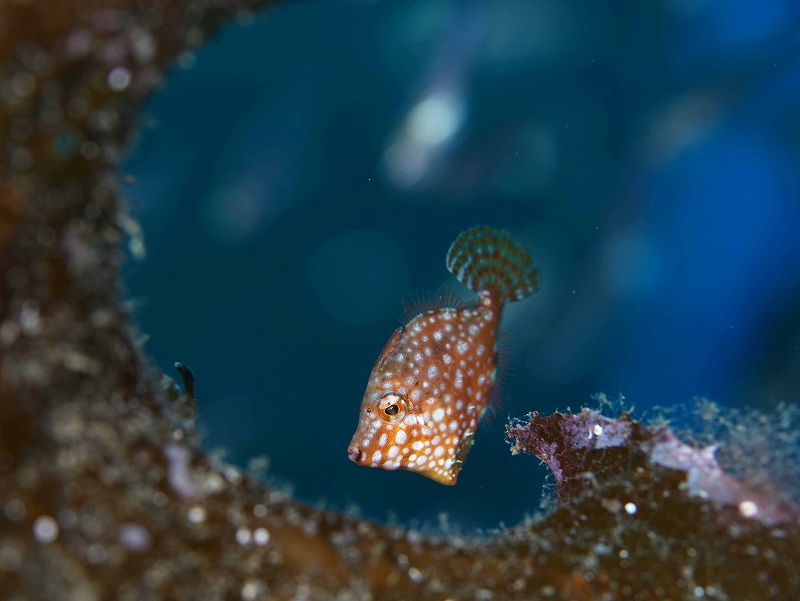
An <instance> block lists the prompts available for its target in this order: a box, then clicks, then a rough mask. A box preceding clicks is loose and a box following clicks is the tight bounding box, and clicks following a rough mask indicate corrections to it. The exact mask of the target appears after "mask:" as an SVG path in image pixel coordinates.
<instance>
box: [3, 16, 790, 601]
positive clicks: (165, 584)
mask: <svg viewBox="0 0 800 601" xmlns="http://www.w3.org/2000/svg"><path fill="white" fill-rule="evenodd" d="M266 4H270V2H263V1H262V2H259V1H256V0H252V1H241V0H175V1H167V0H161V1H158V0H141V1H138V2H137V1H132V0H102V1H101V0H82V1H78V0H73V1H71V2H66V1H64V0H51V1H42V2H33V1H30V0H7V1H6V2H4V3H2V4H0V156H1V157H2V159H1V160H2V162H1V163H0V320H1V322H0V591H2V596H3V598H4V599H17V600H21V599H76V600H77V599H81V600H84V599H85V600H93V599H110V598H120V599H223V598H224V599H227V598H230V599H245V600H248V599H260V598H264V599H329V598H340V599H368V598H374V599H441V600H443V599H479V600H491V599H534V598H542V599H544V598H561V599H602V598H608V599H655V598H665V599H666V598H669V599H678V598H699V597H701V596H705V597H710V598H719V599H763V598H773V599H795V598H798V591H799V590H800V585H799V584H798V578H799V576H798V569H797V565H798V564H800V542H799V540H800V538H799V537H798V526H797V522H796V518H794V517H791V514H788V513H781V514H776V516H773V517H777V518H780V519H778V520H777V521H776V520H771V521H764V520H762V519H759V517H761V516H760V515H759V516H755V517H753V518H748V517H744V516H742V515H741V511H740V509H739V506H738V505H736V504H734V505H731V504H730V503H728V504H725V503H720V502H716V501H713V502H710V501H708V500H706V499H704V498H703V497H702V496H696V495H695V496H693V495H692V494H691V490H692V489H691V487H689V486H687V483H688V481H689V476H690V473H691V472H690V470H691V462H690V464H689V465H678V463H679V462H678V461H677V460H676V459H675V456H674V454H673V455H670V454H669V453H667V459H664V458H663V457H661V461H660V462H656V461H654V459H653V448H652V444H651V446H647V445H648V444H650V443H647V440H651V442H652V432H650V431H649V430H647V429H644V428H642V427H639V426H638V425H636V424H635V423H633V422H630V421H628V422H620V423H619V425H620V427H630V428H633V429H634V430H635V432H636V433H637V434H636V436H624V437H622V441H621V442H620V444H619V445H614V446H609V447H608V448H602V449H599V448H596V447H593V446H591V445H589V446H588V447H587V444H586V443H585V442H579V441H581V440H582V439H581V436H582V435H585V434H586V432H585V427H586V426H587V424H588V422H586V420H587V419H589V421H591V419H594V418H592V417H591V416H588V417H587V415H585V414H579V415H578V416H560V417H558V418H553V419H554V420H555V421H554V422H548V425H547V427H541V426H542V424H541V423H539V422H536V421H535V418H534V419H532V420H531V422H530V423H529V424H527V425H525V426H522V425H519V424H517V425H516V426H514V427H513V429H512V430H511V431H510V433H511V434H512V435H513V436H515V437H516V446H515V448H516V449H517V450H523V448H525V449H528V450H532V451H534V452H536V453H537V454H539V455H540V456H541V457H542V458H543V459H544V460H546V461H547V460H548V458H550V459H552V458H553V457H558V460H559V465H558V467H557V468H556V469H557V472H558V470H559V469H560V470H561V475H560V478H561V482H560V484H561V485H562V495H561V497H562V501H561V503H560V505H559V506H558V507H556V508H555V509H554V510H553V511H552V513H551V514H550V515H549V516H548V517H547V518H546V519H544V520H543V521H540V522H536V523H530V524H525V525H521V526H519V527H517V528H514V529H511V530H508V531H506V532H503V533H501V534H499V535H495V536H492V537H483V538H478V537H474V538H464V537H458V536H449V537H446V538H441V539H431V538H427V537H424V536H422V535H421V534H420V533H418V532H415V531H409V530H401V529H395V528H388V527H384V526H379V525H375V524H371V523H367V522H364V521H360V520H358V519H355V518H352V517H348V516H343V515H339V514H334V513H328V512H323V511H319V510H315V509H311V508H309V507H306V506H304V505H302V504H300V503H297V502H294V501H292V500H291V499H290V498H287V496H286V495H285V494H284V493H283V492H281V491H276V490H269V489H265V488H264V487H263V486H262V485H260V484H259V483H258V482H255V481H254V480H252V479H251V478H249V477H247V476H246V475H243V474H242V473H241V472H239V471H238V470H236V469H234V468H231V467H229V466H224V465H218V464H216V463H215V462H214V461H213V459H212V458H210V457H209V456H207V455H206V454H204V453H203V451H202V450H201V449H199V447H198V445H197V441H196V438H195V433H194V424H193V422H192V420H191V417H190V414H191V410H190V407H191V403H186V402H183V403H181V402H179V401H176V400H175V399H174V395H170V394H168V393H167V391H165V390H164V389H162V387H161V386H160V384H159V382H158V379H157V378H156V377H155V376H154V374H152V373H151V372H150V371H149V370H148V368H147V366H146V362H145V361H144V359H143V357H142V356H141V354H140V351H139V349H138V348H137V346H136V344H135V342H134V340H135V335H136V333H135V332H133V331H132V328H131V326H130V325H129V322H128V319H127V316H126V314H125V312H124V310H123V306H122V304H121V299H120V295H119V288H118V279H117V278H118V271H119V263H120V259H121V250H120V249H121V245H122V243H123V241H124V239H125V230H126V218H125V216H124V208H123V207H122V206H121V202H120V198H119V195H118V191H117V175H116V171H115V169H116V164H117V161H118V159H119V156H120V148H121V145H122V144H123V143H124V142H125V141H126V140H127V138H128V137H129V136H130V134H131V130H132V127H133V125H134V117H135V114H136V110H137V108H138V107H139V106H140V104H141V102H142V100H143V99H144V98H145V97H146V96H147V94H149V93H150V92H151V91H152V89H153V88H154V86H155V85H156V84H157V83H158V81H159V78H160V77H161V76H162V74H163V72H164V70H165V69H166V68H167V67H168V65H169V64H170V63H171V62H172V61H173V60H174V59H175V58H176V57H177V56H178V55H179V54H180V53H181V52H183V51H185V50H186V49H187V48H191V47H192V46H195V45H197V44H200V43H202V41H203V40H204V39H205V38H206V37H207V35H209V34H210V32H212V31H213V30H214V29H215V28H216V27H217V26H218V24H219V23H220V22H221V21H222V19H223V18H225V17H227V16H230V15H232V14H235V13H236V12H237V11H238V10H244V9H250V8H253V7H255V6H256V5H266ZM115 68H116V69H118V70H117V71H116V73H117V75H120V76H121V79H119V78H117V79H116V80H114V79H113V78H112V80H113V81H115V82H116V83H115V84H114V86H116V87H117V88H118V89H113V88H114V86H112V85H110V80H109V75H110V73H111V72H112V70H113V69H115ZM119 69H121V70H119ZM126 74H127V75H128V76H129V78H130V81H128V82H127V83H126V84H125V85H122V84H120V82H123V83H125V82H126V77H125V75H126ZM187 407H188V408H189V410H187ZM626 419H627V418H626ZM565 420H566V421H565ZM581 420H583V421H581ZM585 422H586V423H585ZM624 424H628V426H624ZM555 425H558V427H555ZM562 426H566V427H562ZM592 427H593V425H592ZM612 429H613V428H612ZM610 432H611V430H609V433H610ZM523 438H524V440H523ZM643 444H644V446H642V445H643ZM541 449H547V453H546V454H545V455H542V452H541ZM587 449H588V451H587ZM643 449H644V450H643ZM662 450H664V449H662ZM667 450H669V449H667ZM586 452H590V453H593V455H591V457H589V458H587V456H586V455H585V453H586ZM670 457H671V458H670ZM570 458H572V459H574V460H571V459H570ZM588 459H591V461H588ZM549 463H551V464H553V462H552V461H549ZM665 463H666V464H668V465H669V466H671V467H669V466H667V465H664V464H665ZM567 464H569V465H571V466H572V469H571V471H570V470H565V469H563V468H564V466H567ZM712 468H713V466H712ZM712 471H713V470H712ZM726 482H727V481H726ZM564 486H566V487H567V488H563V487H564ZM567 490H569V491H571V492H570V493H569V494H567V493H565V492H564V491H567ZM739 492H740V493H741V494H745V495H746V494H747V491H746V490H744V491H743V492H742V491H739ZM497 494H515V493H514V483H513V482H509V483H508V487H507V489H506V490H502V491H498V493H497ZM737 494H738V493H737ZM735 498H736V499H739V497H735ZM537 503H538V500H537V499H531V507H532V508H533V507H535V506H536V504H537ZM628 503H633V504H634V505H635V506H636V508H637V510H636V513H633V514H631V513H629V511H628V510H626V508H625V507H626V504H628ZM628 507H630V506H628Z"/></svg>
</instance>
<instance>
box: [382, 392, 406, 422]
mask: <svg viewBox="0 0 800 601" xmlns="http://www.w3.org/2000/svg"><path fill="white" fill-rule="evenodd" d="M406 411H407V409H406V398H405V397H404V396H403V395H402V394H400V393H398V392H387V393H384V395H383V396H382V397H381V398H380V399H378V415H380V416H381V419H383V421H385V422H387V423H390V424H394V423H397V422H399V421H400V420H401V419H403V418H404V417H405V416H406Z"/></svg>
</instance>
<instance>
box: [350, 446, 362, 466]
mask: <svg viewBox="0 0 800 601" xmlns="http://www.w3.org/2000/svg"><path fill="white" fill-rule="evenodd" d="M362 456H363V453H362V452H361V449H359V448H358V447H354V446H350V447H347V457H348V459H350V461H352V462H353V463H360V462H361V457H362Z"/></svg>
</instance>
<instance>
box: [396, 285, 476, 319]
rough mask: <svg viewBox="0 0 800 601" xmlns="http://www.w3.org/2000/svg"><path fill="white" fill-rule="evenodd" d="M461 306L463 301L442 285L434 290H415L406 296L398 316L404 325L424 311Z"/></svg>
mask: <svg viewBox="0 0 800 601" xmlns="http://www.w3.org/2000/svg"><path fill="white" fill-rule="evenodd" d="M463 306H464V302H462V301H461V299H459V298H458V295H457V294H456V293H455V292H453V291H452V290H450V289H449V288H444V287H442V288H439V290H437V291H436V292H430V291H428V290H415V291H414V292H413V293H412V294H410V295H409V296H408V298H405V299H403V315H402V316H401V317H400V322H401V323H402V324H403V325H405V324H407V323H408V322H409V321H411V320H412V319H414V318H415V317H417V316H418V315H422V314H423V313H425V312H426V311H436V310H437V309H459V308H461V307H463Z"/></svg>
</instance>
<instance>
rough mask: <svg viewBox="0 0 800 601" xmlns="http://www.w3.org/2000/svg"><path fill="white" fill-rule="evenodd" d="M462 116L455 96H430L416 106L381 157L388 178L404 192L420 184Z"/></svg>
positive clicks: (459, 125)
mask: <svg viewBox="0 0 800 601" xmlns="http://www.w3.org/2000/svg"><path fill="white" fill-rule="evenodd" d="M465 112H466V111H465V107H464V103H463V101H462V100H461V99H460V98H459V97H458V96H457V95H456V94H454V93H446V92H445V93H441V92H433V93H431V94H429V95H428V96H426V97H423V98H422V99H421V100H420V101H419V102H417V103H416V105H415V106H414V107H413V108H412V109H411V111H410V112H409V114H408V116H407V117H406V120H405V123H404V124H403V127H402V128H401V130H400V132H399V134H398V135H397V138H396V140H395V141H394V143H392V144H391V145H390V146H389V148H387V150H386V154H385V155H384V161H385V165H386V170H387V172H388V175H389V178H390V179H391V180H392V181H393V182H394V183H395V184H396V185H398V186H400V187H404V188H405V187H413V186H415V185H417V184H418V183H420V181H422V179H423V178H424V177H425V176H426V175H427V174H428V173H429V171H430V170H431V169H432V168H433V166H434V165H435V163H436V160H437V158H438V156H439V155H440V154H441V152H442V151H443V150H444V149H443V147H444V146H445V145H446V144H447V143H448V142H449V141H450V140H451V139H452V138H453V136H455V135H456V133H457V132H458V130H459V129H460V127H461V125H462V124H463V122H464V118H465Z"/></svg>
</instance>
